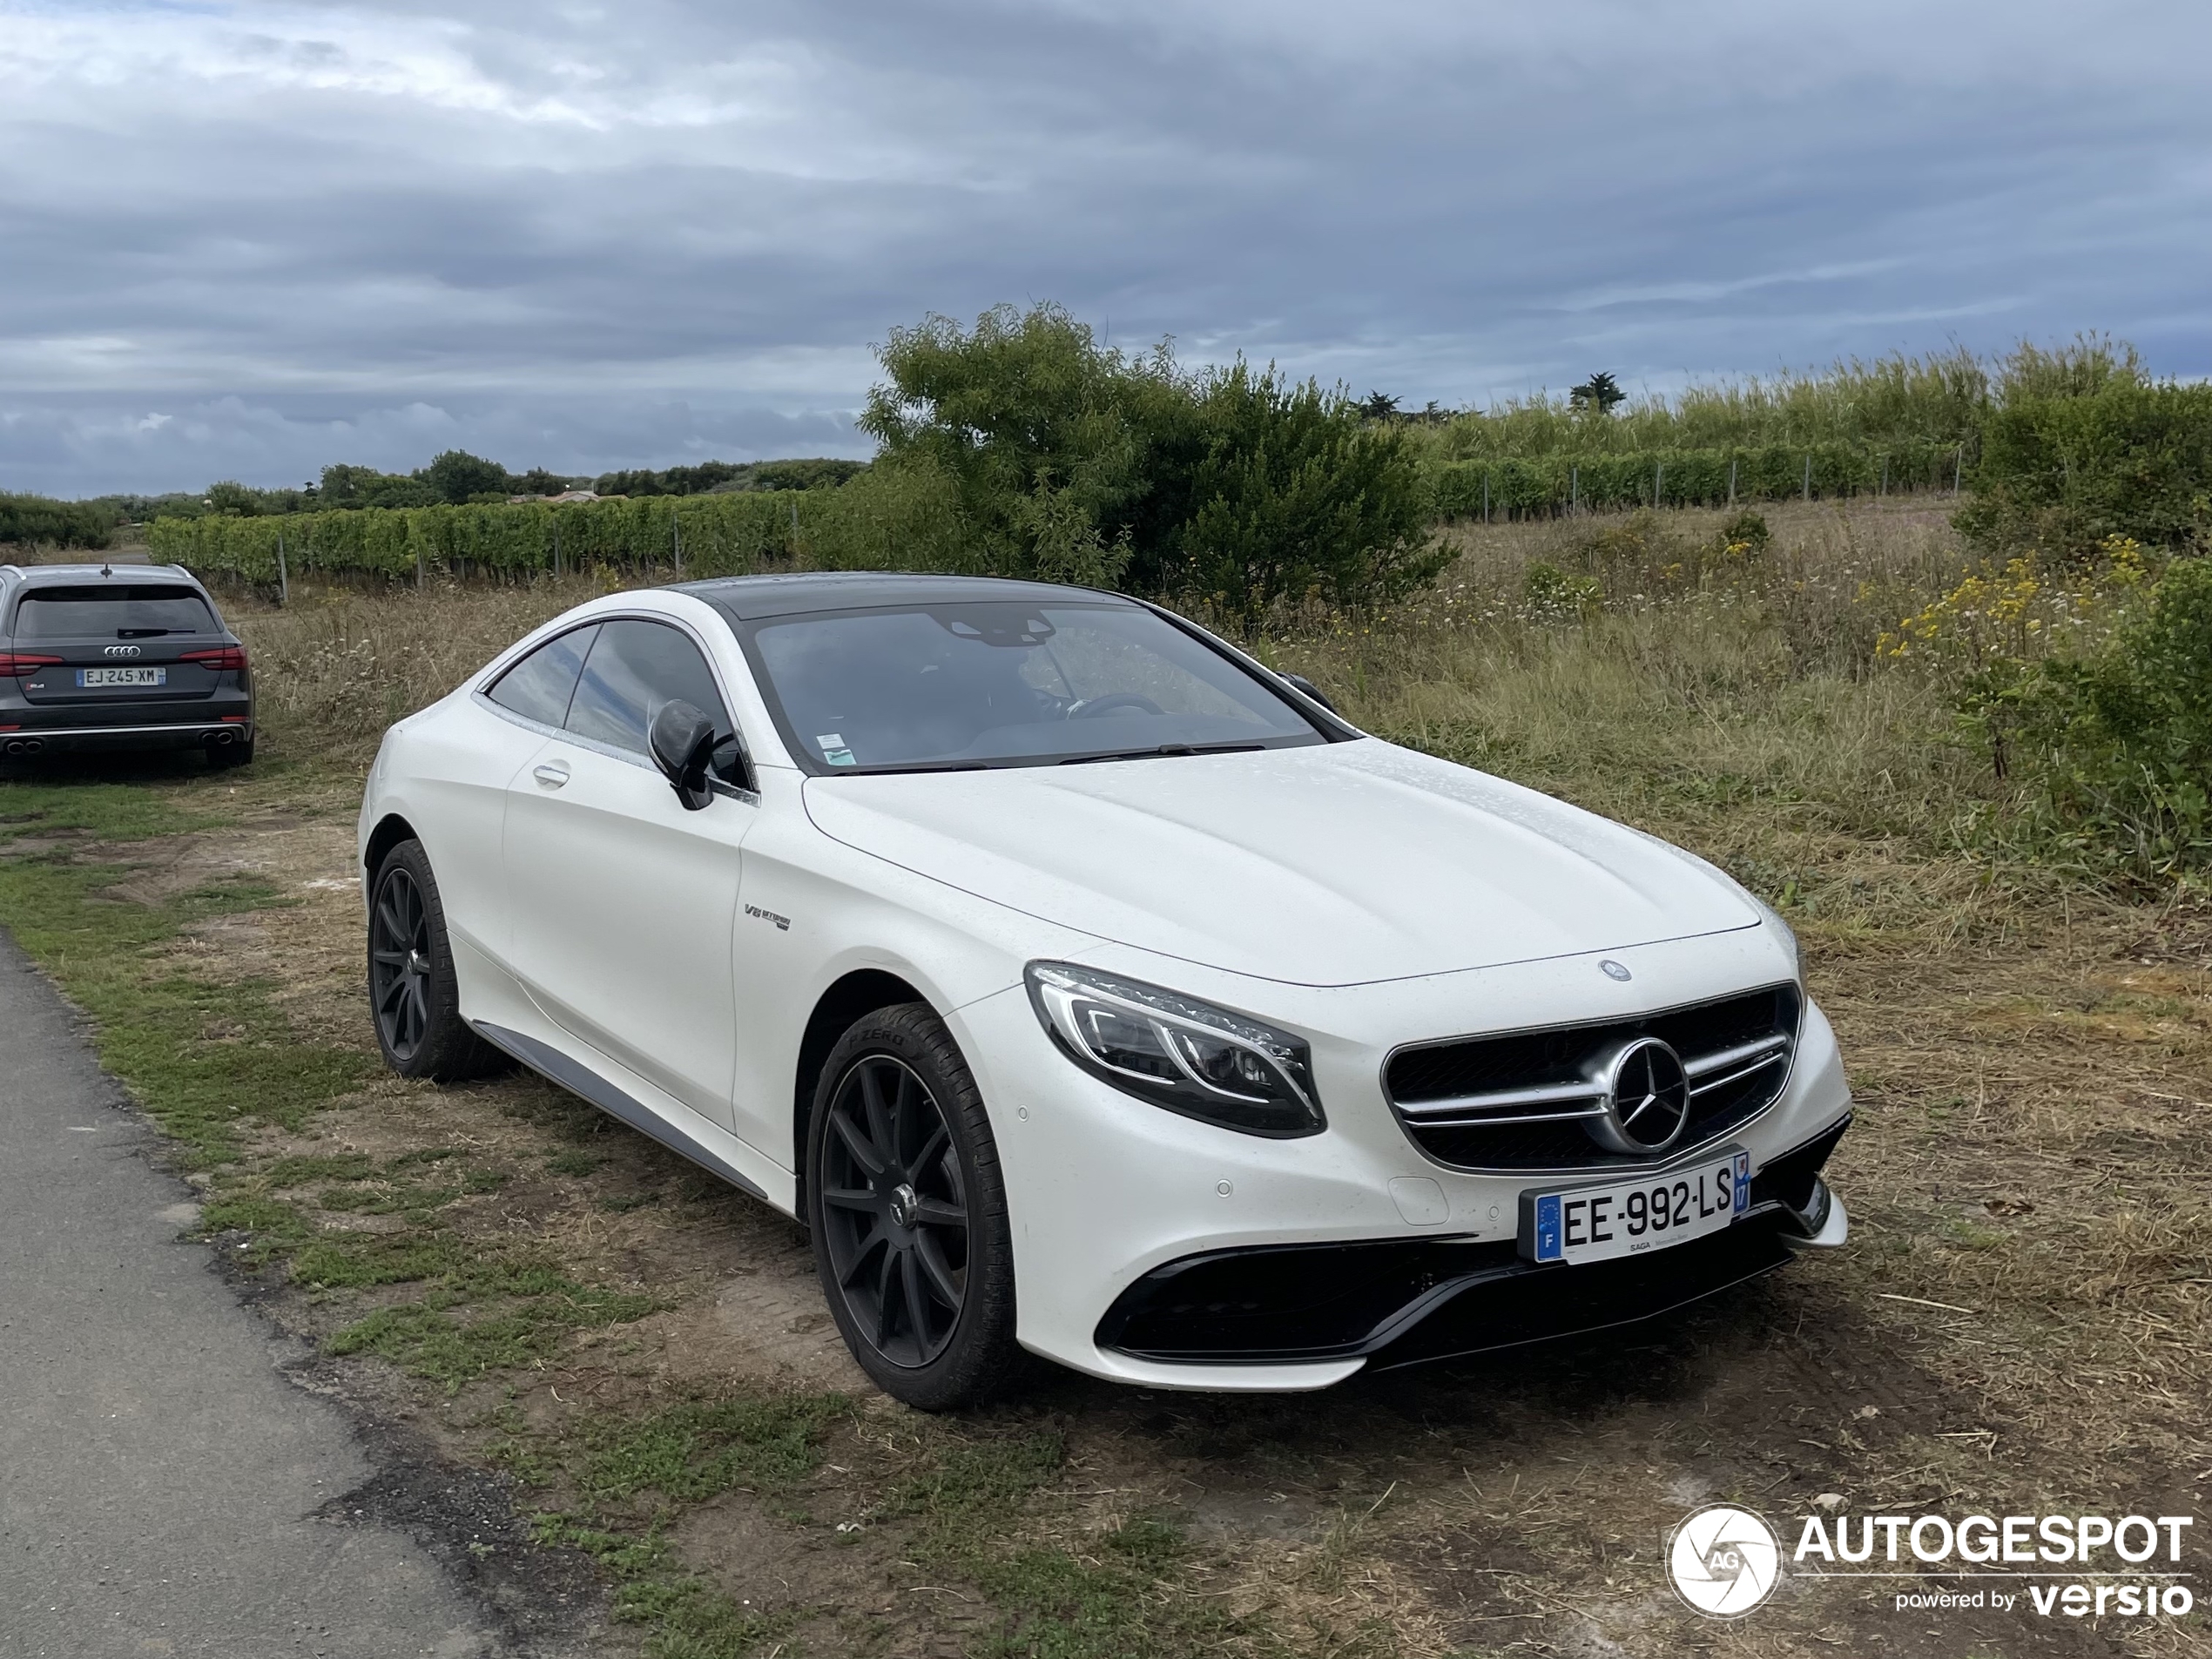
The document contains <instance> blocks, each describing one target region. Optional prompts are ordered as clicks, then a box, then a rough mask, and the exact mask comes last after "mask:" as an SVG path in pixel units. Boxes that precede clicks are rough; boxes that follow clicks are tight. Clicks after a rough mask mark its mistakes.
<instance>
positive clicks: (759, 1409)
mask: <svg viewBox="0 0 2212 1659" xmlns="http://www.w3.org/2000/svg"><path fill="white" fill-rule="evenodd" d="M851 1409H852V1402H850V1401H849V1400H847V1399H846V1398H845V1397H844V1396H843V1395H841V1394H789V1395H763V1396H741V1397H739V1398H737V1399H723V1400H694V1401H687V1402H686V1403H685V1404H683V1405H680V1406H669V1407H668V1408H666V1409H665V1410H662V1411H658V1412H653V1413H648V1414H647V1415H645V1416H644V1417H638V1418H633V1419H631V1420H628V1421H626V1422H616V1423H611V1424H599V1425H595V1426H593V1427H592V1428H590V1429H589V1430H587V1431H586V1433H585V1437H584V1447H585V1456H584V1458H583V1463H582V1466H581V1467H580V1468H579V1469H578V1471H577V1486H578V1487H579V1488H580V1489H581V1490H582V1491H583V1492H584V1493H585V1494H588V1495H590V1496H591V1497H593V1498H595V1499H599V1500H602V1501H604V1500H610V1499H624V1498H630V1497H633V1496H636V1495H637V1494H639V1493H642V1492H652V1493H658V1494H660V1495H661V1496H662V1497H664V1498H667V1499H671V1500H673V1501H677V1502H679V1503H699V1502H703V1501H705V1500H706V1499H708V1498H711V1497H714V1496H716V1495H717V1494H720V1493H724V1492H728V1491H730V1490H732V1488H734V1487H746V1488H749V1489H751V1490H752V1491H754V1492H785V1491H788V1490H790V1489H791V1488H792V1487H793V1486H795V1485H797V1484H798V1483H799V1481H801V1480H805V1479H806V1477H807V1476H808V1475H810V1474H813V1472H814V1470H815V1468H816V1467H817V1466H818V1465H819V1463H820V1461H821V1441H822V1436H823V1434H824V1433H825V1431H826V1429H827V1428H828V1426H829V1425H830V1424H831V1423H832V1422H833V1421H835V1420H837V1419H838V1418H840V1417H842V1416H844V1415H845V1414H846V1413H847V1412H849V1411H850V1410H851Z"/></svg>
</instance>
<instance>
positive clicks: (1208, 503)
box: [818, 305, 1440, 617]
mask: <svg viewBox="0 0 2212 1659" xmlns="http://www.w3.org/2000/svg"><path fill="white" fill-rule="evenodd" d="M879 355H880V358H881V360H882V362H883V366H884V368H885V371H886V374H887V379H886V381H885V383H884V384H881V385H879V386H878V387H877V388H875V389H874V391H873V392H872V393H871V394H870V395H869V398H868V405H867V410H866V412H865V413H864V414H863V415H862V416H861V419H860V425H861V427H862V428H863V429H865V430H866V431H867V432H869V433H870V434H871V435H873V436H874V437H875V439H876V440H877V442H879V443H880V445H881V446H882V450H881V453H880V455H879V456H878V458H877V460H876V462H875V464H874V465H873V467H872V468H870V469H868V470H867V472H866V473H863V474H861V475H860V476H859V477H857V478H855V479H854V480H853V482H851V483H849V484H846V486H845V487H844V488H843V489H841V490H840V491H839V496H840V502H839V506H838V509H837V510H836V511H835V512H833V513H832V514H831V515H829V516H827V517H826V518H825V519H823V520H821V521H819V523H820V524H821V525H822V529H821V531H820V534H821V535H822V536H825V537H826V538H830V539H833V540H834V541H835V543H836V545H835V546H834V547H832V546H830V545H829V541H828V540H825V542H824V543H823V545H822V546H821V547H820V548H819V550H818V551H819V553H820V555H821V556H825V557H826V558H829V559H832V560H833V561H835V562H838V563H846V564H848V565H853V564H854V563H856V562H859V561H863V560H867V559H872V558H873V559H881V558H883V557H884V556H885V555H884V550H892V549H907V550H911V551H910V553H909V554H908V555H907V556H909V557H913V558H916V559H921V560H923V561H924V562H925V563H926V564H927V568H936V569H950V570H974V571H988V572H991V573H995V574H999V575H1008V576H1030V577H1042V578H1045V579H1048V580H1058V581H1069V582H1079V583H1089V584H1092V585H1098V586H1105V585H1117V586H1121V587H1124V588H1128V589H1131V590H1137V591H1147V592H1163V591H1165V592H1180V593H1189V592H1194V591H1195V592H1197V593H1200V594H1204V595H1207V596H1212V597H1217V599H1218V602H1219V603H1221V604H1224V605H1225V606H1227V607H1229V608H1230V609H1231V610H1236V611H1238V612H1239V613H1241V614H1244V615H1246V616H1251V617H1256V616H1258V615H1259V614H1261V613H1262V612H1264V610H1266V609H1267V608H1268V606H1269V605H1270V604H1272V603H1273V602H1274V601H1275V600H1277V599H1278V598H1281V597H1302V596H1304V595H1305V594H1306V593H1308V592H1312V591H1316V590H1318V591H1319V592H1321V593H1323V594H1325V595H1326V596H1327V597H1330V598H1332V599H1335V600H1337V601H1339V603H1342V604H1368V603H1371V602H1373V601H1377V600H1380V599H1384V598H1387V597H1392V596H1393V595H1394V594H1397V593H1399V592H1402V591H1404V590H1406V588H1407V587H1409V586H1412V585H1413V584H1414V583H1419V582H1422V581H1425V580H1427V579H1428V578H1429V577H1431V576H1433V574H1434V572H1435V570H1437V568H1438V566H1439V564H1440V556H1439V555H1438V554H1437V553H1436V551H1435V550H1434V548H1433V543H1432V540H1431V538H1430V537H1429V536H1428V535H1427V533H1426V521H1427V517H1428V509H1429V500H1428V494H1427V491H1426V489H1425V488H1424V487H1423V484H1422V481H1421V478H1420V471H1419V468H1418V465H1417V462H1416V458H1415V455H1414V454H1413V448H1411V444H1412V437H1411V434H1410V432H1409V430H1408V429H1407V428H1406V427H1405V426H1404V425H1403V423H1402V422H1399V421H1395V420H1393V421H1386V422H1380V423H1373V424H1371V423H1370V422H1368V421H1367V420H1366V418H1365V415H1364V414H1363V408H1364V406H1363V405H1361V404H1359V403H1356V402H1354V401H1352V399H1351V398H1350V397H1349V396H1348V395H1346V394H1345V393H1344V392H1343V391H1342V390H1341V389H1340V388H1339V390H1336V391H1333V392H1324V391H1322V390H1321V389H1320V388H1319V387H1318V386H1316V385H1314V384H1313V383H1312V382H1307V383H1305V384H1304V385H1291V383H1289V382H1287V381H1284V380H1283V379H1282V378H1281V377H1280V376H1278V375H1277V374H1275V373H1274V371H1273V370H1272V369H1270V370H1267V371H1265V372H1264V373H1262V372H1258V371H1255V370H1253V369H1251V368H1248V367H1247V366H1246V365H1244V363H1242V362H1241V361H1240V362H1239V363H1238V364H1237V365H1236V366H1235V367H1234V368H1230V369H1227V370H1224V371H1222V372H1220V373H1217V374H1204V375H1194V374H1186V373H1184V371H1183V370H1181V369H1180V368H1177V364H1176V361H1175V357H1174V353H1173V350H1172V347H1171V345H1170V342H1168V341H1161V342H1160V344H1159V345H1157V347H1153V348H1152V349H1151V350H1150V352H1147V353H1144V354H1141V355H1136V356H1132V355H1129V354H1124V353H1122V352H1118V351H1115V350H1112V349H1110V348H1109V347H1104V346H1102V345H1101V344H1099V342H1098V341H1097V340H1096V338H1095V337H1094V335H1093V334H1092V333H1091V331H1090V329H1089V327H1086V326H1085V325H1084V324H1082V323H1081V322H1078V321H1077V320H1076V319H1075V318H1074V317H1072V316H1070V315H1069V314H1068V313H1067V312H1066V311H1065V310H1063V309H1062V308H1061V307H1058V306H1053V305H1040V306H1035V307H1032V308H1030V309H1029V310H1028V311H1027V312H1023V311H1020V310H1017V309H1016V308H1015V307H1012V306H1001V307H997V308H996V309H995V310H992V311H988V312H985V313H984V314H982V315H981V317H979V318H977V319H976V320H975V326H974V328H973V329H964V328H962V327H961V326H960V325H959V324H958V323H956V322H954V321H953V320H951V319H950V318H947V317H931V318H929V319H927V320H925V321H924V322H923V323H922V324H921V326H920V327H915V328H910V329H898V330H894V332H893V334H892V336H891V339H890V341H889V343H888V344H887V345H886V346H884V347H882V348H881V350H880V353H879ZM1392 407H1393V408H1395V405H1394V404H1393V405H1392ZM907 568H914V566H913V565H912V564H908V565H907Z"/></svg>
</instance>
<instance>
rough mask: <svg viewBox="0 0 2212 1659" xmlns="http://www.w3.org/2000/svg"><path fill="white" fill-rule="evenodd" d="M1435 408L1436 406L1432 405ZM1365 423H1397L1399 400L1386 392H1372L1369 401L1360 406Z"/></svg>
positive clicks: (1360, 413)
mask: <svg viewBox="0 0 2212 1659" xmlns="http://www.w3.org/2000/svg"><path fill="white" fill-rule="evenodd" d="M1430 407H1431V408H1434V407H1435V406H1434V405H1433V404H1432V405H1430ZM1359 418H1360V419H1361V420H1363V421H1395V420H1397V419H1398V418H1399V414H1398V400H1397V399H1396V398H1394V397H1393V396H1391V395H1389V394H1388V393H1386V392H1370V393H1368V394H1367V401H1366V402H1365V403H1362V404H1361V405H1360V406H1359Z"/></svg>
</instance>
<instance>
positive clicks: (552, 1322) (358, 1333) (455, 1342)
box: [318, 1262, 662, 1390]
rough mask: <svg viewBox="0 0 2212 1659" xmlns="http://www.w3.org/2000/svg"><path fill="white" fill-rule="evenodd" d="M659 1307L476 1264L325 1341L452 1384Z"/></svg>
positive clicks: (333, 1348)
mask: <svg viewBox="0 0 2212 1659" xmlns="http://www.w3.org/2000/svg"><path fill="white" fill-rule="evenodd" d="M318 1265H320V1264H318ZM661 1305H662V1304H661V1303H660V1301H659V1300H658V1299H657V1298H653V1297H651V1296H643V1295H639V1294H637V1293H635V1292H632V1291H610V1290H605V1289H602V1288H599V1287H597V1286H593V1285H580V1284H578V1283H577V1281H576V1280H574V1279H572V1278H568V1277H567V1276H566V1275H565V1274H563V1273H562V1272H560V1271H558V1270H557V1269H556V1268H553V1267H550V1266H547V1265H544V1264H540V1263H516V1262H504V1263H501V1262H493V1263H478V1264H475V1265H470V1266H462V1267H456V1268H454V1269H453V1270H451V1271H447V1272H445V1273H443V1274H442V1276H441V1277H440V1278H438V1279H437V1281H436V1282H435V1283H434V1284H433V1285H431V1286H430V1288H429V1289H428V1291H426V1292H425V1293H424V1294H423V1296H422V1297H421V1298H420V1299H419V1300H416V1301H414V1302H408V1303H404V1304H401V1305H398V1306H395V1307H386V1308H379V1309H377V1310H376V1311H375V1312H373V1313H370V1314H369V1315H368V1317H367V1318H362V1319H358V1320H356V1321H355V1322H354V1323H353V1324H352V1325H347V1327H346V1328H345V1329H344V1330H342V1331H341V1332H338V1333H337V1334H336V1335H335V1336H334V1337H332V1338H331V1339H330V1341H329V1343H328V1344H327V1348H328V1351H329V1352H332V1353H334V1354H349V1353H374V1354H377V1355H380V1356H381V1357H382V1358H384V1359H388V1360H390V1361H391V1362H392V1363H393V1364H395V1365H396V1366H400V1367H401V1369H403V1370H405V1371H408V1372H412V1373H414V1374H415V1376H418V1377H421V1378H424V1379H428V1380H429V1381H432V1382H438V1383H442V1384H444V1385H445V1386H446V1387H447V1388H448V1389H449V1390H450V1389H457V1388H459V1387H460V1386H462V1384H463V1383H468V1382H473V1381H474V1380H475V1379H477V1378H479V1377H482V1376H484V1375H486V1374H487V1373H489V1372H494V1371H502V1370H507V1369H510V1368H512V1367H515V1366H528V1365H534V1364H536V1362H537V1361H538V1360H540V1359H544V1358H545V1357H546V1356H548V1355H549V1354H550V1353H552V1352H554V1351H555V1349H556V1348H557V1347H558V1346H559V1345H561V1343H562V1342H563V1340H565V1339H567V1338H568V1336H569V1335H570V1333H571V1332H577V1331H590V1330H602V1329H604V1328H605V1327H606V1326H608V1325H627V1324H628V1323H630V1321H631V1320H632V1319H642V1318H644V1317H645V1315H646V1314H648V1313H651V1312H653V1311H654V1310H655V1309H656V1308H658V1307H659V1306H661Z"/></svg>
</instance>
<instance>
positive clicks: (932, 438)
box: [860, 305, 1190, 582]
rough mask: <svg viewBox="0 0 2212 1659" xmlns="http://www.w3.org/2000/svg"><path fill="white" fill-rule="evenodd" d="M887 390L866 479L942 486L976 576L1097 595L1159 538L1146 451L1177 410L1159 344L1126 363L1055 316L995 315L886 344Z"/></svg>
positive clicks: (1168, 361) (869, 418)
mask: <svg viewBox="0 0 2212 1659" xmlns="http://www.w3.org/2000/svg"><path fill="white" fill-rule="evenodd" d="M878 356H879V357H880V359H881V361H882V363H883V367H884V369H885V371H886V373H887V375H888V376H889V380H888V382H887V384H883V385H879V386H877V387H876V388H874V390H873V391H872V392H870V393H869V394H868V402H867V409H866V410H865V411H864V412H863V413H862V415H861V416H860V427H861V429H862V430H864V431H866V432H867V433H868V434H869V435H871V436H873V438H875V440H876V441H877V442H879V443H880V444H881V445H882V454H881V456H880V460H879V462H878V463H877V464H878V465H879V466H886V467H890V468H893V469H897V468H901V467H906V468H921V469H933V470H934V471H936V472H939V473H941V474H942V475H944V476H945V477H947V478H948V479H949V480H950V481H951V482H952V485H953V488H954V496H955V498H956V500H957V501H958V503H959V510H960V516H961V520H962V522H963V524H964V527H965V529H966V531H967V534H968V536H970V537H972V538H973V539H974V543H975V554H976V556H977V558H978V559H979V561H980V562H981V568H985V569H988V570H998V571H1001V572H1004V573H1006V574H1009V575H1014V574H1031V573H1042V572H1044V571H1047V570H1051V571H1055V572H1057V573H1059V574H1061V575H1062V577H1075V578H1076V579H1083V580H1090V581H1100V582H1109V581H1111V580H1112V579H1114V577H1116V576H1117V575H1118V574H1119V573H1120V571H1121V570H1122V569H1123V568H1124V567H1125V566H1126V564H1127V563H1128V559H1129V557H1130V554H1131V553H1132V552H1134V551H1135V550H1136V546H1137V536H1138V535H1139V527H1140V523H1142V526H1143V536H1144V541H1145V543H1146V544H1147V548H1148V550H1153V549H1156V548H1157V542H1158V540H1159V536H1158V529H1159V527H1158V526H1157V525H1155V524H1152V523H1146V522H1143V521H1145V519H1146V515H1145V513H1144V507H1145V497H1146V496H1148V494H1150V492H1151V487H1152V482H1153V472H1154V462H1155V461H1156V458H1157V457H1156V454H1155V452H1156V450H1157V449H1158V448H1160V447H1161V446H1163V444H1171V443H1172V442H1173V438H1174V428H1176V426H1177V421H1178V420H1180V422H1181V424H1182V426H1183V427H1184V428H1185V430H1186V432H1187V430H1188V428H1190V397H1189V395H1188V392H1187V390H1186V389H1185V388H1183V386H1182V384H1181V382H1180V381H1179V379H1178V377H1177V374H1176V370H1175V360H1174V358H1173V356H1172V354H1170V350H1169V347H1168V346H1167V344H1166V342H1165V341H1163V342H1162V343H1161V344H1160V346H1159V347H1157V348H1156V349H1155V350H1154V351H1153V352H1152V353H1151V354H1149V355H1148V356H1145V357H1141V358H1130V357H1129V356H1127V355H1125V354H1123V353H1121V352H1118V351H1115V350H1112V349H1110V348H1109V347H1102V346H1101V345H1100V344H1099V343H1098V341H1097V340H1096V337H1095V336H1094V335H1093V334H1092V333H1091V330H1090V328H1089V327H1088V326H1087V325H1086V324H1083V323H1081V322H1078V321H1076V319H1075V318H1073V317H1072V316H1070V315H1069V314H1068V313H1067V311H1066V310H1064V309H1063V308H1062V307H1059V306H1055V305H1039V306H1035V307H1032V308H1031V309H1030V310H1029V311H1028V312H1026V313H1024V312H1022V311H1019V310H1017V309H1016V308H1015V307H1012V306H999V307H995V308H994V309H992V310H990V311H987V312H985V313H984V314H982V315H981V316H980V317H978V318H977V319H976V320H975V327H974V330H973V331H972V332H969V331H966V330H963V329H962V328H961V326H960V325H959V324H958V323H957V322H955V321H954V320H952V319H951V318H949V317H940V316H933V317H930V318H928V319H927V320H924V321H923V322H922V323H921V326H920V327H914V328H899V329H894V330H893V331H892V334H891V339H890V341H889V343H888V344H887V345H885V346H884V347H882V348H881V349H880V352H879V353H878Z"/></svg>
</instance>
